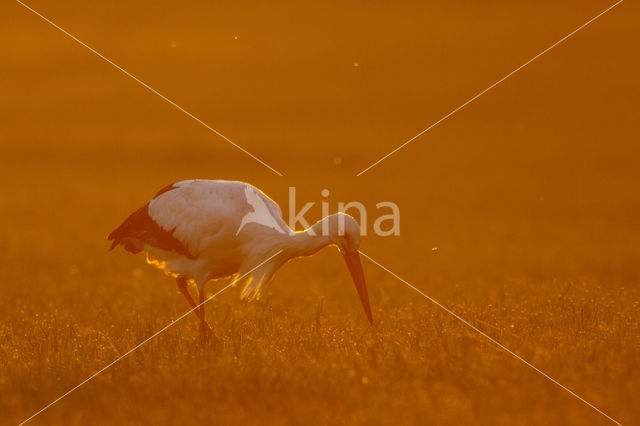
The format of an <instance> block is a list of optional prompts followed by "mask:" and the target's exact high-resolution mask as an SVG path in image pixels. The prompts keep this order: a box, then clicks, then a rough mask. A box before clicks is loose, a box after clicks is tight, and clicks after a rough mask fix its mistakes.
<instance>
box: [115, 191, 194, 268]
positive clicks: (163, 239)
mask: <svg viewBox="0 0 640 426" xmlns="http://www.w3.org/2000/svg"><path fill="white" fill-rule="evenodd" d="M165 192H166V191H165ZM174 231H175V228H174V229H172V230H171V231H165V230H164V229H162V227H160V225H158V224H157V223H156V222H155V221H154V220H153V219H152V218H151V217H150V216H149V204H145V205H144V206H142V207H140V208H139V209H138V210H136V211H135V212H133V213H132V214H131V215H130V216H129V217H128V218H127V219H125V221H124V222H122V224H121V225H120V226H118V227H117V228H116V229H115V230H114V231H113V232H111V233H110V234H109V236H108V237H107V240H110V241H111V240H113V244H111V248H109V250H113V249H114V248H115V247H116V246H118V245H122V246H123V247H124V249H125V250H126V251H128V252H129V253H133V254H135V253H140V252H141V251H142V250H144V246H145V244H146V245H150V246H153V247H157V248H159V249H161V250H166V251H173V252H176V253H179V254H181V255H183V256H186V257H188V258H190V259H195V258H197V257H198V256H194V255H192V254H191V252H189V249H188V248H187V246H186V245H184V244H183V243H182V242H181V241H180V240H178V239H177V238H175V237H174V236H173V232H174Z"/></svg>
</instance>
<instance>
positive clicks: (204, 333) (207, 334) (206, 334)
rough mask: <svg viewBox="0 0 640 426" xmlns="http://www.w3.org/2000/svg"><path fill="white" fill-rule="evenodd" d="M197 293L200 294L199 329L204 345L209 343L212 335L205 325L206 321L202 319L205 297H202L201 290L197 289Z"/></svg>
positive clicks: (202, 292)
mask: <svg viewBox="0 0 640 426" xmlns="http://www.w3.org/2000/svg"><path fill="white" fill-rule="evenodd" d="M198 292H199V293H200V321H201V322H200V327H201V330H202V338H203V339H204V341H205V343H208V342H209V339H211V335H212V334H213V332H212V331H211V327H209V324H207V321H205V319H204V302H205V295H204V291H203V289H201V288H199V287H198Z"/></svg>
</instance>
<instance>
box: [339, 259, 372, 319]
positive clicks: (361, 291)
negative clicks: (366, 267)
mask: <svg viewBox="0 0 640 426" xmlns="http://www.w3.org/2000/svg"><path fill="white" fill-rule="evenodd" d="M344 260H345V261H346V262H347V267H348V268H349V272H351V278H353V283H354V284H355V285H356V290H358V296H360V302H362V307H363V308H364V313H365V314H367V318H368V319H369V322H370V323H371V324H373V315H371V305H370V304H369V293H368V292H367V283H366V282H365V280H364V272H363V271H362V263H361V262H360V253H358V252H357V251H354V252H350V253H347V252H345V253H344Z"/></svg>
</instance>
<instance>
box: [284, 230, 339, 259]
mask: <svg viewBox="0 0 640 426" xmlns="http://www.w3.org/2000/svg"><path fill="white" fill-rule="evenodd" d="M317 225H318V224H316V225H314V226H312V227H310V228H308V229H305V230H304V231H301V232H296V233H293V234H291V235H290V236H289V238H288V241H287V242H286V248H284V250H285V251H287V252H289V254H290V256H291V257H298V256H311V255H312V254H314V253H316V252H317V251H319V250H320V249H322V248H324V247H326V246H328V245H331V244H333V241H332V239H331V238H330V237H328V236H327V235H322V232H321V230H320V228H319V227H318V226H317Z"/></svg>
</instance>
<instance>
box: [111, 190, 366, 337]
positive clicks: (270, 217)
mask: <svg viewBox="0 0 640 426" xmlns="http://www.w3.org/2000/svg"><path fill="white" fill-rule="evenodd" d="M323 222H325V223H324V226H323V224H322V223H323ZM323 230H324V231H325V235H323V232H322V231H323ZM341 234H342V235H341ZM108 239H109V240H113V244H112V246H111V248H112V249H113V248H114V247H115V246H117V245H123V246H124V248H125V249H126V250H127V251H129V252H131V253H138V252H141V251H144V252H146V253H147V260H148V262H149V263H151V264H152V265H154V266H156V267H158V268H160V269H162V270H164V271H165V272H166V273H167V274H169V275H171V276H173V277H175V278H176V279H177V281H178V286H179V288H180V290H181V291H182V292H183V294H184V295H185V297H187V300H188V301H189V302H190V303H191V305H192V306H193V307H196V305H195V302H194V301H193V299H191V296H190V295H189V293H188V290H187V282H188V281H189V280H193V281H194V282H195V283H196V284H197V287H198V290H199V292H200V300H201V301H202V300H204V293H203V291H202V287H203V286H204V284H205V283H206V282H207V281H209V280H212V279H217V278H222V277H228V276H234V275H239V276H242V275H244V274H247V272H249V271H251V272H250V273H249V274H247V276H246V277H245V278H244V279H243V281H244V289H243V291H242V296H243V297H249V298H259V297H260V295H261V294H262V292H263V291H264V289H265V287H266V285H267V284H268V283H269V281H270V280H271V278H272V276H273V274H274V273H275V272H276V270H277V269H278V268H279V267H280V266H282V265H283V264H284V263H286V262H287V261H288V260H290V259H291V258H294V257H298V256H309V255H311V254H313V253H315V252H317V251H318V250H320V249H321V248H323V247H325V246H328V245H336V246H338V248H339V249H340V250H341V252H342V253H343V255H344V256H345V260H346V261H347V264H348V266H349V269H350V271H351V274H352V277H353V279H354V282H355V284H356V288H357V290H358V293H359V295H360V298H361V301H362V304H363V307H364V309H365V313H366V314H367V317H368V318H369V320H370V321H372V319H371V311H370V307H369V299H368V295H367V290H366V285H365V282H364V275H363V273H362V266H361V265H360V259H359V254H358V248H359V244H360V229H359V226H358V224H357V222H356V221H355V220H354V219H353V218H351V217H350V216H348V215H345V214H342V213H338V214H334V215H330V216H327V217H326V218H324V219H323V220H321V221H320V222H318V223H316V224H315V225H313V226H312V227H311V228H309V229H307V230H305V231H301V232H294V230H292V229H290V228H289V227H288V226H287V225H286V223H285V222H284V220H283V219H282V213H281V210H280V208H279V207H278V205H277V204H276V203H275V202H274V201H273V200H271V199H270V198H269V197H268V196H266V195H265V194H264V193H263V192H261V191H260V190H259V189H257V188H255V187H254V186H252V185H249V184H247V183H243V182H235V181H222V180H185V181H182V182H178V183H175V184H173V185H169V186H167V187H165V188H163V189H162V190H160V191H159V192H158V193H157V194H156V196H155V197H154V198H153V199H152V200H151V201H149V203H147V204H146V205H145V206H142V207H141V208H140V209H138V210H137V211H135V212H134V213H133V214H131V215H130V216H129V217H128V218H127V219H126V220H125V221H124V222H123V223H122V224H121V225H120V226H119V227H118V228H117V229H116V230H114V231H113V232H112V233H111V234H109V237H108ZM279 252H280V253H279ZM276 253H278V254H277V256H274V255H275V254H276ZM271 256H274V257H273V258H272V259H271V260H269V261H268V262H265V260H267V259H269V257H271ZM263 262H265V263H264V264H262V265H260V264H261V263H263ZM258 265H260V266H258ZM254 268H255V269H254ZM196 313H197V315H198V316H199V317H200V319H201V322H202V328H203V332H204V335H205V338H206V339H208V336H209V335H210V334H211V332H210V328H209V327H208V325H207V324H206V322H205V321H204V307H201V308H200V309H199V310H197V311H196ZM207 329H208V331H207Z"/></svg>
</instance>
